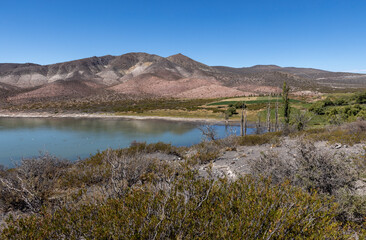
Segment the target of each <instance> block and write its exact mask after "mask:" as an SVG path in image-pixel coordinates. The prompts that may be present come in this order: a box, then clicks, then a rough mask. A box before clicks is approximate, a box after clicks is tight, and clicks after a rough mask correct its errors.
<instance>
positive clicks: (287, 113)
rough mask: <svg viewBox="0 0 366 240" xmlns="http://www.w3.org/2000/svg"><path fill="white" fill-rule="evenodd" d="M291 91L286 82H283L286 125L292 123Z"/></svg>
mask: <svg viewBox="0 0 366 240" xmlns="http://www.w3.org/2000/svg"><path fill="white" fill-rule="evenodd" d="M289 91H290V87H288V86H287V84H286V81H285V82H283V89H282V100H283V118H284V121H285V124H286V125H288V124H289V123H290V101H289V98H288V94H289Z"/></svg>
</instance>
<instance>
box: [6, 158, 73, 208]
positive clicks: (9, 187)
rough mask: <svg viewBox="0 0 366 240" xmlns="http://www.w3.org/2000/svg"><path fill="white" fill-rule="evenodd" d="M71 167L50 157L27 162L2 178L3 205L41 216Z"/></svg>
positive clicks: (23, 161) (23, 162)
mask: <svg viewBox="0 0 366 240" xmlns="http://www.w3.org/2000/svg"><path fill="white" fill-rule="evenodd" d="M69 166H70V163H69V162H67V161H63V160H59V159H57V158H54V157H51V156H49V155H43V156H41V157H39V158H35V159H24V160H22V161H21V163H20V165H18V166H17V167H16V168H15V169H12V170H11V171H10V170H9V171H2V172H1V175H0V192H1V194H0V203H1V208H2V209H3V210H4V211H8V210H9V209H13V210H22V211H30V212H38V211H39V210H40V208H41V207H42V205H43V204H44V203H46V202H47V200H48V198H49V197H50V196H51V195H52V193H53V191H54V188H55V186H56V184H57V183H58V181H59V179H60V176H61V175H62V173H63V172H64V171H65V169H67V168H68V167H69Z"/></svg>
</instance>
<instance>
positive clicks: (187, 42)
mask: <svg viewBox="0 0 366 240" xmlns="http://www.w3.org/2000/svg"><path fill="white" fill-rule="evenodd" d="M128 52H148V53H153V54H157V55H160V56H163V57H166V56H169V55H172V54H176V53H182V54H185V55H187V56H189V57H191V58H193V59H195V60H197V61H200V62H203V63H205V64H208V65H226V66H233V67H243V66H252V65H256V64H276V65H280V66H297V67H314V68H321V69H327V70H333V71H355V72H365V73H366V0H262V1H261V0H252V1H245V0H242V1H232V0H226V1H224V0H223V1H217V0H211V1H199V0H180V1H176V0H166V1H165V0H164V1H163V0H145V1H142V0H134V1H133V0H130V1H124V0H121V1H116V0H104V1H102V0H100V1H93V0H87V1H84V0H72V1H70V0H1V1H0V62H34V63H39V64H51V63H56V62H63V61H68V60H74V59H79V58H84V57H91V56H102V55H107V54H111V55H120V54H124V53H128Z"/></svg>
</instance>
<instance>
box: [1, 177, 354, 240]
mask: <svg viewBox="0 0 366 240" xmlns="http://www.w3.org/2000/svg"><path fill="white" fill-rule="evenodd" d="M336 209H337V206H336V205H335V204H333V203H332V202H331V201H330V200H328V199H326V198H322V197H320V196H319V195H317V194H316V193H311V194H309V193H306V192H303V191H302V190H301V189H298V188H294V187H292V186H291V185H289V183H283V184H281V185H272V184H271V183H270V181H267V180H259V181H255V180H253V179H251V178H248V177H247V178H240V179H238V180H237V181H235V182H230V181H227V180H226V179H222V180H220V181H213V180H208V179H199V178H195V177H194V175H192V174H191V173H189V172H188V173H186V174H185V177H184V178H180V179H179V180H177V181H176V182H175V183H174V184H173V185H172V186H171V188H170V190H169V191H154V192H152V191H149V190H146V189H145V190H135V191H130V192H129V193H128V194H127V195H126V196H124V197H123V198H121V199H110V200H108V201H106V202H105V203H102V204H97V205H95V204H88V205H82V206H80V207H77V208H72V209H67V208H62V209H60V210H57V211H55V212H54V213H51V212H48V211H47V210H44V211H43V212H42V213H41V214H40V215H38V216H36V215H33V216H30V217H25V218H20V219H14V218H12V217H10V218H9V219H8V220H7V223H8V225H7V226H8V227H6V228H5V229H4V231H3V232H2V235H1V237H2V238H3V239H20V240H21V239H30V240H31V239H270V238H273V239H346V238H348V236H347V235H346V230H347V229H342V227H341V225H340V224H339V223H337V222H336V221H335V212H336Z"/></svg>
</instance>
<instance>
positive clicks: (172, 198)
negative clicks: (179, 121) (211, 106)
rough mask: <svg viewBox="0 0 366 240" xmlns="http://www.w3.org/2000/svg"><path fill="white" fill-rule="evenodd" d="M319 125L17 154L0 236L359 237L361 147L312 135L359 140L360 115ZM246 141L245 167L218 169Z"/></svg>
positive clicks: (5, 174)
mask: <svg viewBox="0 0 366 240" xmlns="http://www.w3.org/2000/svg"><path fill="white" fill-rule="evenodd" d="M339 131H341V132H342V134H338V132H339ZM355 132H357V133H359V134H357V136H358V137H357V138H349V137H348V136H347V135H349V136H351V135H352V134H354V133H355ZM320 133H321V136H320V138H316V134H315V131H313V130H307V131H296V132H294V133H291V134H290V135H289V136H283V135H282V133H281V132H276V133H265V134H262V135H250V136H245V137H239V136H233V135H232V136H229V137H227V138H224V139H216V140H205V141H203V142H201V143H200V144H198V145H194V146H192V147H190V148H187V147H174V146H172V145H170V144H165V143H155V144H146V143H138V142H134V143H132V144H131V146H130V147H129V148H125V149H116V150H112V149H109V150H106V151H103V152H99V153H97V154H96V155H94V156H91V157H90V158H87V159H84V160H80V161H78V162H75V163H71V162H68V161H64V160H59V159H56V158H53V157H51V156H48V155H45V156H41V157H39V158H36V159H29V160H23V161H21V162H20V163H19V165H18V166H16V167H15V168H13V169H5V168H2V169H1V171H0V191H1V194H0V207H1V212H2V213H3V216H4V218H3V219H4V223H3V225H2V232H1V238H2V239H127V238H128V239H191V238H200V239H216V238H221V239H227V238H241V239H363V238H365V237H366V235H365V234H366V232H365V230H364V227H365V218H366V195H364V194H363V193H362V194H360V193H358V192H357V191H356V188H357V186H358V185H357V184H359V182H363V179H364V177H365V176H366V149H365V151H364V153H360V154H356V155H344V156H343V157H342V155H341V157H340V156H339V155H338V157H335V156H333V155H331V154H327V153H324V152H323V151H319V150H318V149H317V148H316V147H315V144H316V143H317V142H319V141H322V142H323V141H325V142H328V144H332V143H333V142H337V143H339V142H342V143H343V142H347V144H350V145H357V144H360V143H361V144H365V142H366V123H365V122H364V121H358V122H354V123H349V124H344V125H341V126H334V127H329V128H326V129H323V130H321V131H320ZM335 135H337V137H335ZM296 139H301V140H296ZM290 140H291V141H292V140H296V141H299V142H298V144H297V146H298V154H297V155H296V156H295V157H294V158H293V160H292V161H287V160H286V159H285V158H283V157H279V156H278V155H276V154H275V153H274V152H272V151H269V152H268V151H266V150H268V149H272V148H276V147H277V146H285V145H286V144H285V142H286V141H290ZM343 140H345V141H343ZM253 146H257V147H260V148H261V149H263V153H262V154H261V156H260V157H259V158H258V159H256V161H249V162H248V169H247V170H248V171H247V172H236V176H235V177H233V176H229V175H225V174H224V175H222V174H221V175H220V174H217V172H216V170H215V162H216V161H220V160H219V159H220V158H222V157H223V156H225V153H226V152H235V151H237V149H239V148H242V149H249V148H252V147H253ZM231 161H233V160H231ZM202 167H204V168H202Z"/></svg>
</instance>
